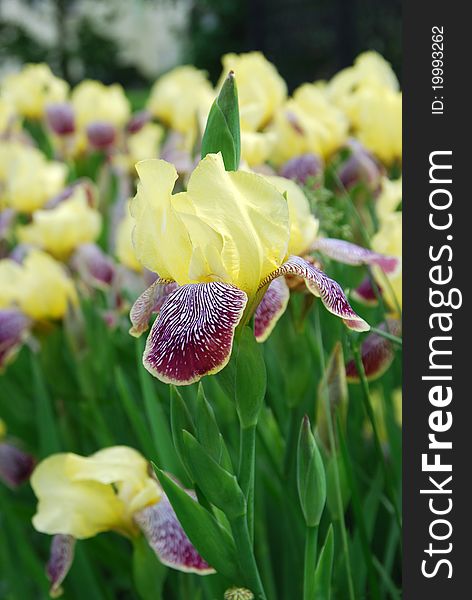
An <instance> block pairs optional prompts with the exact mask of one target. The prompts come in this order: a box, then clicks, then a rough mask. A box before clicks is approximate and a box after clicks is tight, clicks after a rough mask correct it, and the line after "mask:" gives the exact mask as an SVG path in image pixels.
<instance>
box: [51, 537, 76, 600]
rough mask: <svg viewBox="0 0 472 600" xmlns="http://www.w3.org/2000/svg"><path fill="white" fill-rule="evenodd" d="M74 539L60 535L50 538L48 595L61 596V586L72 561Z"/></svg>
mask: <svg viewBox="0 0 472 600" xmlns="http://www.w3.org/2000/svg"><path fill="white" fill-rule="evenodd" d="M74 549H75V538H74V537H72V536H71V535H63V534H61V533H59V534H57V535H55V536H54V537H53V538H52V542H51V550H50V554H49V561H48V564H47V567H46V574H47V576H48V579H49V581H50V582H51V589H50V590H49V595H50V596H51V598H59V596H61V595H62V591H63V590H62V588H61V584H62V582H63V581H64V579H65V578H66V575H67V573H68V572H69V570H70V568H71V566H72V561H73V560H74Z"/></svg>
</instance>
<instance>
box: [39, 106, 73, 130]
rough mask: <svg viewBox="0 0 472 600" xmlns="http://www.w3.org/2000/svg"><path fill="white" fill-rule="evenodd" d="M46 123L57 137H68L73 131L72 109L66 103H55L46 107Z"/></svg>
mask: <svg viewBox="0 0 472 600" xmlns="http://www.w3.org/2000/svg"><path fill="white" fill-rule="evenodd" d="M46 121H47V124H48V125H49V127H50V128H51V129H52V131H54V133H55V134H57V135H70V134H71V133H74V131H75V115H74V109H73V107H72V105H71V104H69V103H68V102H57V103H54V104H48V105H47V106H46Z"/></svg>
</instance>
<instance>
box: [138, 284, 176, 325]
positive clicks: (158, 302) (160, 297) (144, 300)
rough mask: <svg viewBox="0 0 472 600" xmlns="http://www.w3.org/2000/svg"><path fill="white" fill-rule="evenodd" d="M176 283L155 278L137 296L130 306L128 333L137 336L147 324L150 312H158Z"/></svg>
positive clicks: (174, 288)
mask: <svg viewBox="0 0 472 600" xmlns="http://www.w3.org/2000/svg"><path fill="white" fill-rule="evenodd" d="M177 287H178V285H177V284H176V283H175V282H174V281H169V280H166V279H156V281H154V283H153V284H152V285H150V286H149V287H148V288H147V289H146V290H144V292H143V293H142V294H141V296H139V298H138V299H137V300H136V301H135V303H134V304H133V306H132V307H131V311H130V314H129V318H130V321H131V325H132V327H131V329H130V330H129V332H130V334H131V335H133V336H134V337H139V336H140V335H141V334H142V333H144V332H145V331H146V329H147V328H148V326H149V319H150V318H151V315H152V313H154V312H158V311H159V310H160V308H161V306H162V304H163V303H164V301H165V299H166V298H167V296H168V295H169V294H171V293H172V292H173V291H174V290H176V289H177Z"/></svg>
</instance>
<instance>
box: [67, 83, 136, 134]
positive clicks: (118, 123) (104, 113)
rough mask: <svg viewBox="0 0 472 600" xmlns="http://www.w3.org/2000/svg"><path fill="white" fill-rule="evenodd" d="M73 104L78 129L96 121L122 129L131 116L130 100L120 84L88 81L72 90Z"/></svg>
mask: <svg viewBox="0 0 472 600" xmlns="http://www.w3.org/2000/svg"><path fill="white" fill-rule="evenodd" d="M71 103H72V106H73V108H74V115H75V121H76V126H77V128H78V129H84V128H86V127H87V126H88V125H90V124H91V123H94V122H96V121H101V122H106V123H109V124H110V125H114V126H115V127H117V128H121V127H123V126H124V125H125V124H126V122H127V121H128V119H129V117H130V114H131V107H130V103H129V100H128V98H127V97H126V94H125V92H124V90H123V88H122V86H121V85H120V84H118V83H114V84H113V85H104V84H103V83H101V82H100V81H94V80H91V79H86V80H84V81H82V82H81V83H79V84H78V85H77V86H76V87H75V88H74V89H73V90H72V94H71Z"/></svg>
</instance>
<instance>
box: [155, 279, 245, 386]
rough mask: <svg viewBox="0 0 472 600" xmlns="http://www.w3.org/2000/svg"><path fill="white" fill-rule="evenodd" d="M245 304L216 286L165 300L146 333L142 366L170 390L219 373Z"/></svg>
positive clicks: (192, 287)
mask: <svg viewBox="0 0 472 600" xmlns="http://www.w3.org/2000/svg"><path fill="white" fill-rule="evenodd" d="M246 304H247V295H246V294H245V292H243V291H242V290H239V289H238V288H235V287H233V286H231V285H228V284H225V283H220V282H217V281H213V282H210V283H194V284H187V285H183V286H181V287H179V288H177V289H176V290H174V292H172V293H171V294H170V295H169V296H167V298H166V299H165V301H164V303H163V304H162V307H161V309H160V312H159V315H158V317H157V319H156V320H155V322H154V325H153V327H152V329H151V333H150V334H149V337H148V339H147V342H146V349H145V351H144V356H143V363H144V366H145V367H146V369H147V370H148V371H149V372H150V373H152V374H153V375H154V376H155V377H157V378H158V379H160V380H161V381H163V382H164V383H173V384H175V385H188V384H190V383H193V382H195V381H198V380H199V379H201V377H203V376H204V375H210V374H213V373H217V372H218V371H221V369H223V367H224V366H225V365H226V364H227V362H228V360H229V357H230V355H231V348H232V345H233V338H234V330H235V329H236V326H237V325H238V323H239V321H240V320H241V318H242V316H243V312H244V309H245V307H246Z"/></svg>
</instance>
